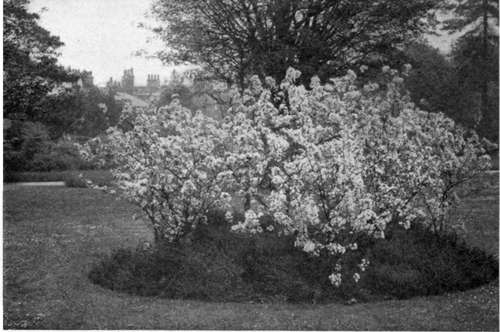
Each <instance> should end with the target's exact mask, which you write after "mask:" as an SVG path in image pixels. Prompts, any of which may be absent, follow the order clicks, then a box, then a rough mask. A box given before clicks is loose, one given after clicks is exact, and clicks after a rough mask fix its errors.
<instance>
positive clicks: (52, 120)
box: [37, 86, 121, 138]
mask: <svg viewBox="0 0 500 332" xmlns="http://www.w3.org/2000/svg"><path fill="white" fill-rule="evenodd" d="M38 105H39V110H40V112H39V114H38V116H37V118H38V119H39V121H41V122H43V123H44V124H46V126H47V127H48V128H49V129H50V133H51V137H53V138H59V137H61V136H62V135H63V134H72V135H78V136H84V137H95V136H97V135H98V134H100V133H103V132H104V131H105V130H106V129H107V128H108V127H109V126H114V125H116V124H117V122H118V120H119V117H120V113H121V106H120V105H118V104H117V103H116V101H115V100H114V97H113V94H112V93H109V94H104V93H102V92H101V91H100V90H99V89H98V88H97V87H95V86H92V87H88V88H80V87H78V86H77V87H72V88H71V89H64V90H63V91H60V92H58V93H53V94H49V95H47V96H46V97H45V98H43V99H42V100H41V101H40V102H39V104H38Z"/></svg>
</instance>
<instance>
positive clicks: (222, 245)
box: [89, 216, 498, 303]
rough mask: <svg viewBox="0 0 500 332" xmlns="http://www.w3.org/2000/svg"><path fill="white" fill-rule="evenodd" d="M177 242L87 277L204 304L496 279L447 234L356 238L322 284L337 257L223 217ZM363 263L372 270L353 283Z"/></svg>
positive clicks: (430, 290)
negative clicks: (235, 225) (240, 227)
mask: <svg viewBox="0 0 500 332" xmlns="http://www.w3.org/2000/svg"><path fill="white" fill-rule="evenodd" d="M212 219H213V220H212V221H213V222H212V223H210V224H209V225H204V226H200V227H199V228H198V229H197V230H196V231H195V232H194V233H192V234H191V235H192V236H190V237H189V238H188V239H186V241H184V242H183V243H177V244H175V245H173V244H163V245H161V244H159V245H156V246H154V247H153V248H138V249H135V250H133V249H120V250H117V251H116V252H114V253H113V254H112V255H110V256H108V257H106V258H105V259H104V260H102V261H101V262H99V263H98V264H97V265H95V266H94V267H93V269H92V270H91V272H90V274H89V277H90V279H91V280H92V281H93V282H94V283H96V284H98V285H101V286H103V287H106V288H110V289H113V290H116V291H121V292H127V293H130V294H136V295H142V296H159V297H166V298H183V299H202V300H209V301H243V302H245V301H259V302H285V301H286V302H309V303H311V302H314V303H316V302H335V301H340V302H344V301H346V300H347V301H348V300H350V299H352V298H355V299H356V300H357V301H373V300H383V299H393V298H397V299H403V298H409V297H414V296H423V295H435V294H442V293H445V292H452V291H459V290H465V289H470V288H474V287H477V286H480V285H482V284H485V283H488V282H490V281H492V280H495V279H496V278H497V277H498V261H497V260H496V259H495V258H494V257H493V256H491V255H488V254H486V253H485V252H483V251H481V250H479V249H477V248H470V247H468V246H467V245H466V244H465V243H464V242H463V241H461V240H460V239H459V238H457V237H456V236H453V235H437V234H435V233H433V232H431V231H429V230H427V229H424V228H422V227H417V226H415V227H412V228H411V229H410V230H404V229H402V228H400V227H399V226H396V227H392V229H389V230H388V232H387V236H386V238H385V239H373V238H369V237H363V236H360V239H359V241H358V243H359V249H358V250H356V251H353V252H352V253H351V254H349V255H344V256H343V257H342V265H343V266H344V270H343V275H344V279H343V281H342V283H341V286H340V287H334V286H333V285H332V283H331V282H330V280H329V279H328V276H329V274H331V271H332V269H333V267H334V266H335V264H336V259H337V258H335V257H331V256H326V255H325V256H322V255H320V256H311V255H308V254H306V253H304V252H303V251H301V250H300V249H297V248H295V247H294V244H293V243H294V240H293V238H292V237H278V236H276V235H274V234H265V233H264V234H260V235H253V236H252V235H242V234H235V233H233V232H231V231H230V230H229V228H228V226H227V224H226V223H225V222H224V220H223V217H222V216H219V217H212ZM361 257H369V261H370V264H369V265H368V267H367V268H366V270H365V272H364V273H362V274H361V278H360V279H359V281H357V282H356V281H355V280H353V278H352V277H349V276H352V275H353V274H352V273H351V272H349V266H351V267H352V268H353V269H352V271H354V267H355V265H357V264H359V261H360V259H361Z"/></svg>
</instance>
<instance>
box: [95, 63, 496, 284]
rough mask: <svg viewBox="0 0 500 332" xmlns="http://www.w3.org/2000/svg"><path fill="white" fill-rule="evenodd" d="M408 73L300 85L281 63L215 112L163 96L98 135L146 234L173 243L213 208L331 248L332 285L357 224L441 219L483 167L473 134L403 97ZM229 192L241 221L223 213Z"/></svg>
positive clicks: (304, 244)
mask: <svg viewBox="0 0 500 332" xmlns="http://www.w3.org/2000/svg"><path fill="white" fill-rule="evenodd" d="M363 69H364V68H361V70H363ZM408 70H409V68H405V70H404V71H403V73H402V75H400V74H399V72H397V71H395V70H391V69H389V68H387V67H384V68H383V73H384V75H385V81H384V82H381V84H380V85H379V84H367V85H365V86H363V87H359V86H358V85H357V84H356V74H355V73H354V72H353V71H349V72H348V74H347V75H346V76H345V77H340V78H335V79H332V80H330V81H329V82H327V83H326V84H324V85H323V84H321V83H320V81H319V79H317V78H313V79H312V81H311V84H310V89H306V88H305V87H304V86H297V85H296V84H295V81H296V79H297V78H298V77H299V76H300V73H299V72H297V71H296V70H293V69H289V70H288V72H287V75H286V78H285V80H284V81H283V82H282V83H281V84H280V85H279V86H277V84H276V83H275V82H274V81H273V80H272V79H266V81H265V83H264V84H262V82H260V80H259V79H258V78H257V77H253V78H252V79H251V84H250V87H249V88H248V90H247V91H245V93H244V95H243V96H242V97H241V98H240V99H239V100H238V101H237V102H236V103H235V105H234V106H233V107H232V108H231V109H230V110H229V112H228V114H229V115H228V116H227V117H226V118H225V119H224V120H223V121H222V122H220V123H219V122H216V121H214V120H212V119H210V118H208V117H205V116H203V115H202V114H200V113H197V114H195V115H192V113H191V111H190V110H188V109H185V108H183V107H181V106H180V105H179V103H178V102H176V101H174V102H173V103H172V104H171V105H169V106H168V107H166V108H160V109H157V110H147V111H143V112H142V113H139V114H136V115H135V116H134V117H131V118H133V119H134V120H133V124H132V126H131V127H130V128H129V130H128V131H123V130H120V129H112V130H110V131H109V135H108V137H107V138H106V144H99V145H98V146H99V147H100V150H101V151H105V152H106V154H107V156H108V157H109V156H110V155H111V156H112V159H113V160H114V162H115V164H116V165H118V166H117V167H116V169H115V171H114V174H115V176H116V179H117V180H118V185H119V187H120V188H121V189H122V190H123V194H124V195H125V196H126V197H127V198H129V199H131V200H133V201H135V202H136V203H138V204H139V205H140V206H141V207H142V208H143V210H144V211H145V212H146V214H147V215H148V217H149V218H150V220H151V221H152V223H153V226H154V228H155V234H156V237H157V239H167V240H169V241H178V240H180V239H181V238H182V237H184V236H186V235H188V234H189V233H190V232H191V231H192V230H193V229H194V228H195V227H196V226H197V225H198V224H200V223H203V222H205V221H206V215H207V212H208V211H209V210H210V209H213V208H223V209H225V210H226V211H227V215H226V216H227V220H228V222H230V223H232V229H233V230H235V231H246V232H251V233H260V232H277V233H278V234H294V235H295V245H296V246H297V247H299V248H302V250H304V251H305V252H307V253H310V254H311V255H320V254H325V253H326V254H328V255H333V256H335V257H338V260H337V262H338V263H337V264H336V265H335V266H332V270H331V275H330V276H329V280H330V281H331V283H332V284H333V285H335V286H340V285H341V284H342V283H343V278H344V279H345V278H350V279H349V280H352V281H353V282H354V283H357V282H358V281H359V280H360V278H361V277H362V275H363V273H364V272H365V270H366V269H367V267H368V265H369V257H364V258H362V260H361V261H360V262H359V264H357V266H356V267H355V268H354V269H353V268H352V267H350V268H349V269H345V268H343V266H342V256H343V255H345V254H346V253H347V252H349V251H351V252H353V251H356V250H359V248H358V243H357V238H358V236H359V235H360V234H364V235H366V234H368V235H370V236H373V237H375V238H384V236H385V232H386V229H387V226H388V225H389V224H390V223H400V224H402V225H404V226H405V227H406V228H409V227H410V226H411V224H412V223H416V222H418V223H424V224H427V225H428V226H430V227H432V228H433V229H434V231H443V230H445V229H446V228H447V227H449V226H451V224H450V223H449V218H448V216H449V211H450V209H451V208H452V206H453V204H455V203H456V200H457V196H456V195H455V192H454V188H455V187H456V186H457V185H459V184H460V183H463V182H464V181H467V180H468V179H469V178H470V177H472V176H474V175H475V174H476V173H477V172H481V171H483V170H484V169H486V168H488V167H489V158H488V157H487V156H483V155H484V150H483V148H482V143H481V142H480V141H479V139H478V137H477V135H475V134H474V133H467V132H465V131H464V129H462V128H461V127H459V126H458V125H456V124H455V123H454V122H453V121H452V120H451V119H448V118H446V117H445V116H444V115H442V114H438V113H428V112H424V111H422V110H419V109H417V108H416V107H415V105H414V104H413V103H412V102H411V101H410V100H409V98H408V96H407V94H406V93H405V92H404V89H403V78H402V77H401V76H404V75H405V74H406V72H407V71H408ZM94 148H95V146H94ZM94 153H95V151H94ZM234 197H240V198H242V199H243V201H244V210H245V211H244V219H243V220H233V215H232V213H231V212H232V211H231V201H232V199H233V198H234ZM264 216H271V217H272V218H271V219H272V221H271V222H270V221H269V218H262V217H264ZM345 271H350V272H349V274H350V275H345V274H346V273H345Z"/></svg>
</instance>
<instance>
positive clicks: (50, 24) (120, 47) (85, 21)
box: [30, 0, 451, 85]
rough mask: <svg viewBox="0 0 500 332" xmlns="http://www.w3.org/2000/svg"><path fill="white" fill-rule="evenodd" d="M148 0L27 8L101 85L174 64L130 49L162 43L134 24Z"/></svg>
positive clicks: (68, 61) (66, 60)
mask: <svg viewBox="0 0 500 332" xmlns="http://www.w3.org/2000/svg"><path fill="white" fill-rule="evenodd" d="M151 2H152V0H31V5H30V9H31V10H32V11H35V12H40V10H41V9H42V8H43V7H45V8H46V11H43V12H41V13H40V16H41V20H40V24H41V25H42V26H43V27H44V28H46V29H47V30H49V31H50V32H52V33H53V34H54V35H57V36H59V37H60V38H61V40H62V41H63V42H64V43H65V46H63V47H62V48H61V50H60V51H61V53H62V55H61V57H60V60H59V62H60V63H61V64H62V65H64V66H71V67H72V68H78V69H87V70H91V71H92V72H93V75H94V83H95V84H97V85H104V84H105V82H106V81H107V80H108V79H109V77H110V76H112V77H114V78H115V79H120V78H121V75H122V73H123V69H125V68H130V67H133V68H134V74H135V77H136V84H138V85H143V84H145V82H146V78H147V75H148V74H159V75H160V77H161V79H162V81H163V79H164V78H166V77H168V76H169V75H170V73H171V71H172V69H173V67H167V66H163V65H162V64H161V62H160V61H159V60H158V59H146V58H145V57H138V56H134V55H133V53H134V52H136V51H138V50H140V49H145V50H147V51H149V52H154V51H156V50H159V49H161V48H162V44H161V42H160V41H159V40H157V39H155V36H154V34H153V33H151V32H149V31H147V30H145V29H142V28H138V27H137V25H138V24H139V23H140V22H144V23H146V24H148V23H152V19H150V18H149V19H147V18H145V13H146V12H147V11H148V9H149V7H150V6H151ZM430 41H431V43H432V44H433V45H434V46H436V47H439V48H440V49H441V50H443V51H444V52H446V51H448V50H449V47H450V43H451V38H450V37H448V36H442V37H438V38H436V37H431V38H430Z"/></svg>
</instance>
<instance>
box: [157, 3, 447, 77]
mask: <svg viewBox="0 0 500 332" xmlns="http://www.w3.org/2000/svg"><path fill="white" fill-rule="evenodd" d="M437 2H438V1H436V0H405V1H401V0H351V1H342V0H205V1H198V0H156V1H155V3H154V5H153V13H154V14H155V16H156V17H157V19H158V21H159V22H160V26H159V27H158V28H156V29H155V31H156V32H157V33H158V34H159V35H160V36H161V38H162V39H163V41H164V42H165V43H166V45H167V46H168V49H167V50H166V51H164V52H162V53H161V54H160V56H161V57H162V59H163V60H165V61H168V62H174V63H182V62H193V63H198V64H202V65H205V66H206V67H207V69H208V70H210V71H211V72H213V73H214V74H216V75H217V76H218V77H219V78H221V79H224V80H225V81H227V82H229V83H236V84H237V85H239V86H240V87H241V86H242V85H243V82H244V80H245V78H246V77H248V75H250V74H257V75H259V76H261V77H262V78H263V77H264V76H266V75H269V76H272V77H274V78H275V79H277V80H281V79H282V78H283V77H282V76H283V73H284V72H285V71H286V69H287V68H288V67H289V66H293V67H294V68H297V69H299V70H300V71H301V72H302V76H301V77H302V78H303V79H304V80H308V79H309V78H310V77H312V76H313V75H315V74H319V75H320V76H321V78H322V79H326V78H328V77H332V76H335V75H338V74H340V73H342V72H344V71H345V70H346V69H347V68H349V67H351V66H353V65H355V64H358V63H360V62H366V61H378V62H380V63H384V62H387V61H388V60H389V59H390V58H391V57H393V56H394V55H395V54H397V53H398V52H399V51H400V46H401V45H402V44H404V43H405V42H407V41H410V40H412V39H413V38H414V37H416V36H417V35H419V34H420V33H421V32H422V31H424V30H425V29H426V28H427V27H428V25H429V24H431V23H432V22H433V13H432V9H434V8H435V7H436V5H437Z"/></svg>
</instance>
